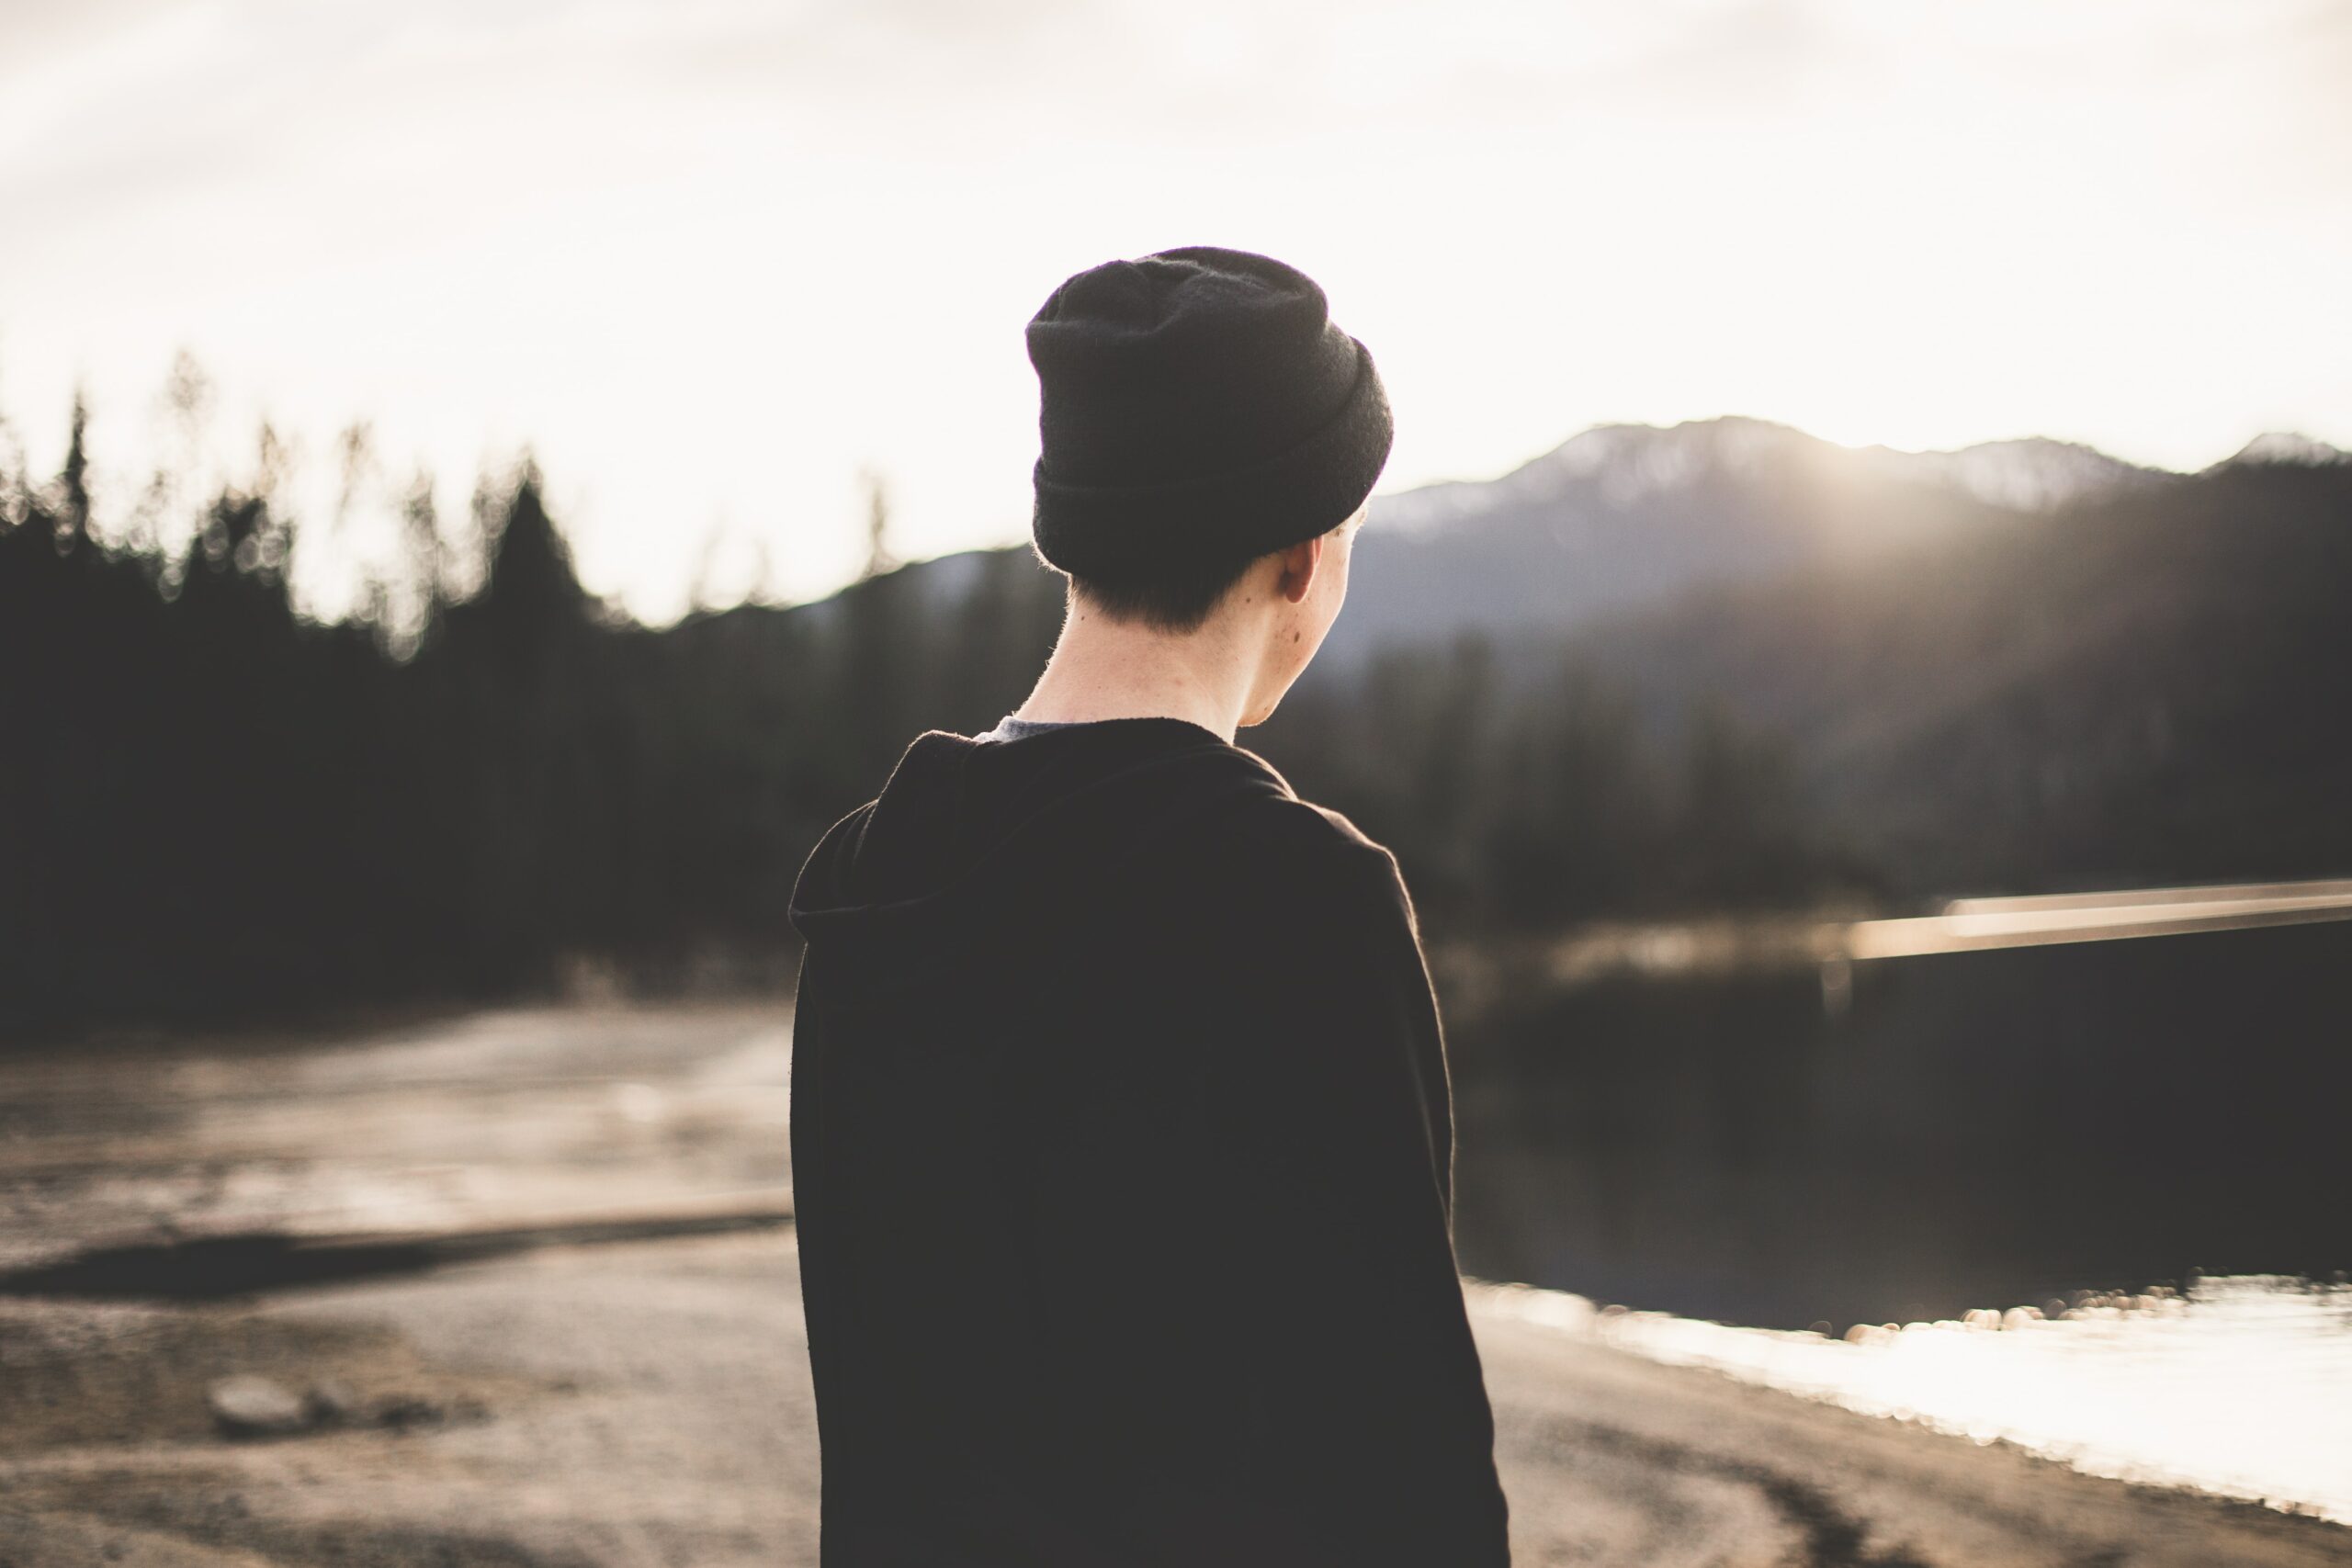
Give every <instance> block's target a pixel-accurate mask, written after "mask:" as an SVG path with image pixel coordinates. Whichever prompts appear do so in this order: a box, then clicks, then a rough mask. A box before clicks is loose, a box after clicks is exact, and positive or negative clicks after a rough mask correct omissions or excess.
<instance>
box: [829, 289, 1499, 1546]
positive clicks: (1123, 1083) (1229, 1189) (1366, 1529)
mask: <svg viewBox="0 0 2352 1568" xmlns="http://www.w3.org/2000/svg"><path fill="white" fill-rule="evenodd" d="M1028 346H1029V354H1030V358H1031V361H1032V363H1033V364H1034V366H1035V369H1036V371H1037V375H1038V379H1039V385H1040V389H1041V409H1040V416H1039V431H1040V434H1041V436H1042V451H1041V454H1040V456H1039V457H1038V460H1037V464H1036V469H1035V497H1036V500H1035V513H1034V519H1033V523H1034V534H1035V546H1036V549H1037V552H1038V554H1039V555H1040V556H1041V557H1042V558H1044V559H1045V560H1046V562H1047V563H1048V564H1049V565H1051V566H1053V567H1054V568H1056V569H1057V570H1060V571H1062V572H1063V573H1065V574H1066V575H1067V576H1068V577H1069V607H1068V613H1067V618H1066V621H1065V625H1064V626H1063V629H1062V633H1061V637H1060V639H1059V641H1058V643H1057V646H1056V648H1055V649H1054V652H1053V656H1052V658H1051V659H1050V660H1049V661H1048V662H1047V664H1046V670H1045V672H1044V674H1043V675H1042V676H1041V677H1040V679H1039V680H1038V682H1037V684H1036V687H1035V690H1034V691H1033V692H1032V693H1031V694H1030V695H1029V697H1028V699H1027V701H1025V702H1024V703H1023V704H1022V705H1021V706H1020V707H1019V709H1018V710H1016V711H1015V712H1014V713H1012V714H1010V715H1008V716H1006V717H1005V718H1004V720H1003V722H1001V724H999V725H998V726H997V727H996V728H994V729H992V730H990V731H989V732H988V733H987V734H985V735H981V736H978V737H967V736H964V735H959V734H954V733H950V732H947V731H944V730H931V731H927V732H925V733H924V734H922V735H920V736H917V737H916V738H915V739H914V740H913V741H912V743H911V744H910V746H909V747H908V748H907V750H906V752H905V754H904V755H903V756H902V757H901V758H900V759H899V762H898V764H897V766H896V767H895V769H894V770H893V771H892V773H891V774H890V777H889V779H888V783H887V784H885V786H884V788H883V790H882V792H881V794H880V795H879V796H878V797H877V798H876V799H875V800H873V801H870V802H868V803H867V804H866V805H865V806H862V807H858V809H856V810H855V811H853V812H851V813H850V814H849V815H848V816H846V817H844V818H842V819H841V820H840V821H839V822H836V823H835V824H834V825H833V826H832V827H831V829H829V830H828V831H827V833H826V834H825V836H824V838H823V840H822V841H820V843H819V844H818V845H817V847H816V849H815V850H814V851H813V852H811V853H810V854H809V859H808V862H807V863H806V864H805V865H804V867H803V868H802V871H801V874H800V877H799V880H798V883H797V886H796V888H795V890H794V893H793V897H792V906H791V913H792V919H793V922H794V924H795V926H796V928H797V930H798V931H800V932H801V934H802V936H803V938H804V939H805V941H806V943H807V945H806V949H805V952H804V955H803V958H802V964H801V976H800V987H799V993H798V999H797V1010H796V1022H795V1026H794V1049H793V1061H792V1101H791V1138H792V1170H793V1182H794V1206H795V1210H796V1214H797V1228H798V1232H799V1239H800V1267H801V1292H802V1300H803V1303H804V1304H805V1306H806V1308H807V1317H808V1330H809V1364H810V1373H811V1378H812V1381H813V1383H814V1387H815V1393H816V1400H817V1412H818V1422H819V1428H820V1445H821V1456H822V1466H823V1480H822V1514H821V1520H820V1527H821V1538H822V1553H823V1561H824V1562H825V1563H826V1564H828V1565H829V1568H868V1565H872V1568H900V1565H904V1568H917V1565H920V1568H947V1565H956V1568H968V1565H982V1564H985V1565H991V1568H993V1565H997V1564H1002V1565H1005V1568H1012V1565H1016V1564H1017V1565H1020V1568H1127V1565H1131V1564H1132V1565H1143V1564H1150V1565H1155V1568H1157V1565H1166V1568H1180V1565H1181V1568H1208V1565H1232V1568H1251V1565H1258V1564H1265V1565H1269V1568H1271V1565H1274V1564H1280V1565H1283V1568H1324V1565H1329V1568H1339V1565H1341V1564H1345V1565H1348V1568H1365V1565H1374V1564H1392V1563H1393V1564H1408V1563H1409V1564H1419V1565H1425V1568H1488V1565H1492V1564H1501V1563H1507V1562H1508V1561H1509V1555H1510V1549H1509V1546H1508V1542H1507V1534H1508V1531H1507V1523H1508V1520H1507V1512H1508V1511H1507V1507H1506V1504H1505V1501H1504V1497H1503V1494H1502V1490H1501V1487H1500V1485H1499V1484H1498V1481H1497V1477H1496V1472H1495V1466H1494V1458H1493V1445H1494V1428H1493V1418H1492V1414H1491V1410H1490V1406H1489V1404H1488V1402H1487V1393H1486V1388H1485V1384H1484V1381H1483V1377H1482V1371H1481V1367H1480V1363H1479V1359H1478V1354H1477V1350H1476V1346H1475V1345H1474V1343H1473V1341H1472V1339H1471V1336H1470V1330H1469V1325H1468V1321H1467V1318H1466V1316H1465V1314H1464V1304H1463V1299H1462V1291H1461V1281H1460V1278H1459V1275H1458V1274H1457V1272H1456V1267H1455V1258H1454V1252H1453V1117H1452V1101H1451V1098H1450V1089H1449V1083H1448V1077H1447V1066H1446V1058H1445V1049H1444V1042H1443V1038H1442V1029H1441V1026H1440V1021H1439V1017H1438V1012H1437V1006H1436V1001H1435V998H1434V997H1433V995H1432V993H1431V990H1430V983H1429V973H1428V969H1427V966H1426V964H1425V963H1424V961H1423V954H1422V951H1421V947H1420V940H1419V928H1418V925H1417V923H1416V919H1415V915H1414V910H1413V906H1412V903H1411V900H1410V898H1409V897H1408V893H1407V891H1406V888H1405V886H1404V883H1403V881H1402V880H1401V878H1400V877H1399V875H1398V874H1397V863H1396V861H1395V859H1394V858H1393V857H1392V856H1391V855H1390V854H1389V852H1387V851H1386V850H1385V848H1383V847H1382V846H1380V845H1379V844H1377V843H1375V842H1374V841H1373V840H1370V839H1367V838H1366V837H1365V836H1364V835H1363V833H1361V832H1359V831H1358V830H1357V829H1356V828H1355V827H1354V825H1353V824H1352V823H1351V822H1350V821H1349V820H1348V819H1347V818H1345V817H1343V816H1341V815H1340V814H1339V813H1337V812H1335V811H1331V810H1329V809H1328V808H1325V807H1319V806H1316V805H1314V804H1311V803H1309V802H1307V801H1305V800H1302V799H1301V798H1300V797H1299V796H1298V795H1297V794H1296V793H1295V791H1294V790H1293V789H1292V788H1291V786H1290V784H1288V782H1287V781H1286V780H1285V779H1284V778H1283V775H1282V774H1281V773H1278V772H1277V771H1276V770H1275V769H1274V768H1273V767H1272V765H1271V764H1269V763H1268V762H1267V761H1265V760H1264V759H1263V758H1261V757H1260V756H1258V755H1257V754H1256V753H1254V752H1252V751H1250V750H1247V749H1244V748H1241V747H1239V746H1238V745H1236V744H1235V741H1234V737H1235V733H1236V731H1237V730H1238V729H1239V728H1242V727H1244V726H1248V725H1252V724H1257V723H1259V722H1261V721H1262V720H1264V719H1265V718H1266V717H1267V716H1269V715H1271V714H1272V712H1273V710H1274V707H1275V705H1277V704H1278V703H1279V702H1280V701H1281V700H1282V697H1283V693H1284V692H1285V691H1286V690H1288V688H1289V687H1290V685H1291V683H1292V682H1294V681H1295V679H1296V678H1297V676H1298V674H1299V672H1300V671H1302V670H1304V669H1305V668H1306V664H1307V662H1308V661H1309V660H1311V659H1312V658H1313V657H1314V655H1315V652H1316V649H1317V647H1318V646H1319V645H1320V643H1321V642H1322V640H1323V637H1324V634H1325V633H1326V632H1327V631H1328V630H1329V627H1330V625H1331V622H1332V619H1333V617H1334V616H1336V615H1338V614H1339V611H1340V601H1341V598H1342V596H1343V595H1344V593H1345V592H1346V587H1347V568H1348V556H1349V552H1350V548H1351V543H1352V540H1353V538H1354V536H1355V532H1356V530H1357V528H1358V527H1359V526H1360V525H1361V524H1362V520H1363V506H1364V500H1365V497H1366V496H1367V495H1368V494H1369V493H1370V491H1371V490H1372V487H1373V484H1374V481H1375V480H1376V479H1377V478H1378V477H1379V473H1380V469H1381V468H1382V466H1383V465H1384V464H1385V462H1386V460H1387V456H1388V450H1389V446H1390V442H1391V438H1392V426H1391V420H1390V414H1389V408H1388V402H1387V399H1386V395H1385V392H1384V391H1383V389H1382V387H1381V383H1380V378H1379V376H1378V374H1377V373H1376V372H1375V370H1374V367H1373V362H1372V358H1371V355H1369V354H1368V353H1367V352H1366V351H1365V349H1364V348H1363V344H1360V343H1358V342H1357V341H1356V340H1355V339H1354V338H1352V337H1351V336H1349V335H1348V334H1347V333H1344V332H1342V331H1340V329H1339V327H1338V326H1337V325H1336V324H1334V323H1333V322H1332V321H1331V320H1330V318H1329V311H1328V308H1327V304H1326V300H1325V297H1324V294H1323V291H1322V290H1321V289H1320V288H1318V287H1317V285H1316V284H1315V283H1314V282H1313V281H1312V280H1311V279H1309V278H1308V277H1307V276H1306V275H1304V274H1303V273H1300V272H1298V271H1297V270H1296V269H1295V268H1293V267H1290V266H1287V265H1283V263H1281V262H1278V261H1275V260H1272V258H1270V257H1267V256H1262V255H1258V254H1252V253H1250V252H1244V251H1235V250H1227V249H1222V248H1217V247H1212V246H1191V247H1186V248H1184V249H1180V250H1171V251H1163V252H1159V253H1157V254H1152V255H1148V256H1143V257H1140V258H1138V259H1136V260H1133V261H1114V262H1109V263H1105V264H1103V265H1100V266H1096V267H1093V268H1091V269H1089V270H1087V271H1084V272H1081V273H1079V274H1077V275H1076V276H1072V277H1070V278H1069V279H1068V280H1067V281H1065V282H1064V283H1063V284H1062V285H1061V286H1060V287H1059V288H1057V289H1055V290H1054V292H1053V294H1052V296H1051V297H1050V298H1049V299H1047V300H1046V303H1045V305H1044V306H1043V307H1042V308H1041V309H1040V310H1038V312H1037V313H1036V315H1035V317H1034V318H1033V319H1032V320H1031V321H1030V322H1029V325H1028Z"/></svg>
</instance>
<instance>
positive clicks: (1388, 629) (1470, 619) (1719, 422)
mask: <svg viewBox="0 0 2352 1568" xmlns="http://www.w3.org/2000/svg"><path fill="white" fill-rule="evenodd" d="M2168 477H2171V476H2165V475H2161V474H2158V473H2156V472H2154V471H2153V470H2149V469H2144V468H2135V467H2133V466H2132V465H2131V464H2129V463H2125V462H2122V461H2120V460H2119V459H2117V458H2114V457H2109V456H2107V455H2106V454H2104V453H2101V452H2098V451H2096V450H2094V449H2092V448H2090V447H2087V446H2076V445H2073V444H2070V443H2066V442H2060V441H2050V440H2041V439H2030V440H2018V441H1996V442H1989V443H1986V444H1985V445H1982V446H1970V447H1966V448H1963V449H1962V450H1960V451H1956V452H1900V451H1895V450H1894V449H1892V448H1889V447H1885V446H1872V447H1868V448H1864V449H1861V450H1855V449H1851V448H1848V447H1843V446H1834V445H1832V444H1831V443H1828V442H1826V441H1822V440H1819V439H1817V438H1815V437H1814V436H1811V435H1807V434H1804V432H1803V431H1799V430H1794V429H1792V428H1790V427H1789V426H1787V425H1782V424H1774V423H1770V422H1768V421H1764V420H1756V419H1745V418H1724V419H1712V420H1703V421H1694V422H1691V423H1684V424H1678V425H1675V426H1672V427H1670V428H1658V427H1656V426H1651V425H1638V424H1611V425H1600V426H1598V427H1596V428H1594V429H1591V430H1588V431H1586V432H1585V433H1583V434H1580V435H1577V436H1576V437H1574V438H1573V439H1571V440H1569V441H1567V442H1566V443H1565V444H1563V445H1562V446H1558V447H1556V448H1555V449H1554V450H1553V451H1551V452H1549V453H1546V454H1545V455H1544V456H1543V457H1537V458H1535V459H1534V460H1533V461H1532V462H1529V463H1527V464H1525V465H1523V466H1522V467H1521V468H1517V469H1514V470H1513V471H1512V472H1510V473H1509V474H1506V475H1504V476H1503V477H1502V478H1500V479H1493V480H1488V481H1485V482H1477V483H1448V484H1438V485H1431V486H1428V487H1426V488H1423V489H1420V490H1415V491H1406V492H1404V493H1402V494H1398V495H1392V496H1383V497H1381V498H1379V499H1378V500H1376V501H1374V502H1373V507H1372V515H1371V518H1370V520H1369V523H1368V524H1367V526H1366V528H1365V531H1364V533H1363V536H1362V537H1361V539H1360V540H1359V541H1358V544H1357V547H1356V552H1355V557H1354V561H1353V564H1352V566H1351V570H1350V586H1349V592H1348V609H1347V612H1346V614H1344V615H1341V616H1340V621H1339V622H1338V624H1337V625H1336V626H1334V627H1333V629H1332V633H1331V638H1330V641H1329V644H1328V645H1327V649H1326V653H1325V657H1326V658H1328V659H1329V660H1331V661H1332V662H1334V663H1335V664H1346V663H1349V662H1351V661H1352V660H1355V659H1356V658H1358V657H1360V656H1361V655H1363V654H1364V653H1366V652H1368V651H1370V650H1371V649H1374V648H1376V647H1378V646H1379V645H1381V644H1383V643H1388V642H1394V641H1399V640H1402V641H1408V642H1422V641H1430V640H1435V639H1442V638H1446V637H1452V636H1453V635H1454V634H1455V633H1457V632H1461V631H1464V630H1470V629H1474V628H1475V629H1480V630H1484V631H1487V632H1489V633H1495V634H1503V635H1508V634H1510V633H1512V632H1516V631H1523V630H1532V629H1535V628H1539V627H1554V628H1557V627H1566V626H1578V625H1582V624H1586V623H1588V622H1590V621H1592V620H1594V619H1596V618H1599V617H1601V616H1605V615H1611V614H1616V613H1621V612H1623V611H1625V610H1627V609H1630V608H1633V607H1635V606H1638V605H1642V604H1655V603H1657V602H1659V601H1661V600H1664V599H1668V598H1671V597H1673V596H1675V595H1677V594H1680V593H1684V592H1691V591H1693V590H1700V589H1706V588H1713V587H1721V586H1725V585H1729V584H1735V583H1740V582H1752V581H1762V580H1766V579H1770V578H1773V577H1777V576H1781V575H1783V574H1786V573H1789V572H1792V571H1800V570H1805V569H1807V568H1810V567H1815V566H1819V565H1824V564H1827V563H1830V562H1833V561H1839V560H1853V559H1859V558H1867V557H1869V556H1872V555H1875V554H1877V553H1879V552H1882V551H1884V550H1888V549H1899V548H1902V547H1906V546H1909V545H1913V544H1917V543H1919V542H1922V541H1924V540H1928V539H1931V538H1937V537H1942V536H1949V535H1952V534H1954V533H1960V532H1972V531H1977V530H1981V529H1983V528H1985V527H1987V526H1989V525H1994V524H1996V523H1997V522H1999V521H2001V520H2002V519H2005V518H2009V517H2014V516H2017V515H2020V514H2024V513H2042V512H2047V511H2050V510H2052V509H2053V508H2056V507H2059V506H2064V505H2068V504H2072V503H2075V502H2082V501H2086V500H2092V499H2097V498H2101V497H2105V496H2109V495H2114V494H2119V493H2123V492H2126V491H2132V490H2136V489H2140V488H2143V487H2144V486H2147V485H2150V484H2154V483H2158V482H2161V481H2162V480H2163V479H2165V478H2168Z"/></svg>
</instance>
